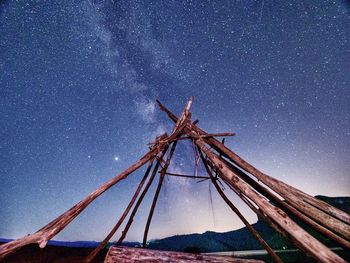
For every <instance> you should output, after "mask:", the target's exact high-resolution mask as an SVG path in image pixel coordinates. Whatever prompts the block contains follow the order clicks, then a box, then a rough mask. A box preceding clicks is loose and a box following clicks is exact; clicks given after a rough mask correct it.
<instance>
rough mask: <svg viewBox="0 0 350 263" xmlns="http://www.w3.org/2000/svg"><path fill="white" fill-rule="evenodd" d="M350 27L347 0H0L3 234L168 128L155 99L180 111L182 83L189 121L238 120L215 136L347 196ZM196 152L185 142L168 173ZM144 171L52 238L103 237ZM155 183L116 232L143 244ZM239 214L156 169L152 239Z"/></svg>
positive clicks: (111, 171) (293, 178)
mask: <svg viewBox="0 0 350 263" xmlns="http://www.w3.org/2000/svg"><path fill="white" fill-rule="evenodd" d="M349 28H350V5H349V2H346V1H320V0H308V1H301V0H300V1H268V0H258V1H250V0H249V1H113V0H112V1H88V0H82V1H68V0H63V1H42V0H36V1H34V0H29V1H25V0H18V1H14V0H5V1H1V2H0V178H1V184H0V192H1V195H0V218H1V219H0V237H6V238H17V237H21V236H23V235H26V234H28V233H33V232H35V231H36V230H38V229H39V228H40V227H42V226H43V225H45V224H46V223H48V222H49V221H51V220H52V219H54V218H55V217H57V216H58V215H60V214H61V213H62V212H64V211H66V210H67V209H69V208H70V207H71V206H72V205H74V204H75V203H76V202H78V201H80V200H81V199H82V198H84V197H85V196H86V195H87V194H89V193H90V192H92V191H93V190H94V189H96V188H97V187H98V186H99V185H101V184H102V183H103V182H105V181H107V180H109V179H110V178H112V177H113V176H114V175H115V174H117V173H119V172H121V171H123V170H124V169H126V168H127V167H128V166H129V165H131V164H132V163H134V162H135V161H137V160H138V159H139V158H140V157H141V156H142V155H143V154H144V153H145V152H146V151H147V149H148V148H147V143H148V142H150V141H153V139H154V137H155V136H157V135H159V134H161V133H164V132H165V131H171V128H172V122H171V121H169V120H168V119H167V117H166V116H165V114H164V113H162V112H160V111H159V110H158V109H157V106H156V104H155V100H156V99H157V98H158V99H160V100H161V101H162V102H163V103H164V104H165V105H166V106H167V107H169V108H170V109H171V110H173V111H174V112H175V113H176V114H179V113H180V112H181V110H182V108H183V106H184V104H185V103H186V101H187V99H188V97H189V96H191V95H193V96H194V97H195V101H194V105H193V108H192V112H193V116H194V117H193V118H195V119H199V126H200V127H202V128H203V129H205V130H207V131H208V132H235V133H236V134H237V135H236V136H235V137H232V138H228V139H227V140H226V144H227V146H229V147H230V148H231V149H233V150H234V151H235V152H236V153H238V154H239V155H240V156H242V157H243V158H244V159H246V160H247V161H248V162H250V163H251V164H253V165H254V166H255V167H257V168H259V169H260V170H262V171H264V172H266V173H268V174H269V175H271V176H274V177H276V178H278V179H281V180H283V181H285V182H287V183H289V184H291V185H293V186H295V187H297V188H299V189H301V190H303V191H305V192H307V193H309V194H311V195H317V194H322V195H328V196H349V195H350V176H349V172H350V124H349V120H350V104H349V101H350V89H349V87H350V30H349ZM193 163H194V158H193V151H192V147H191V144H189V143H188V142H185V141H183V142H181V143H179V144H178V147H177V150H176V153H175V156H174V158H173V162H172V164H171V166H170V169H169V171H170V172H179V173H180V172H181V173H188V174H193V173H194V165H193ZM143 171H144V169H143V170H142V169H141V170H140V171H139V172H136V173H134V174H132V175H131V176H130V177H129V178H128V179H126V180H124V181H122V182H121V183H120V184H118V185H117V186H115V187H113V188H112V189H110V190H109V191H108V192H106V193H105V194H104V195H103V196H101V197H100V198H98V199H97V200H96V201H95V202H94V203H93V204H92V205H91V206H89V207H88V208H87V209H86V210H85V211H84V212H83V213H82V214H81V216H79V217H78V218H77V219H76V220H74V221H73V222H72V223H71V224H70V225H69V227H67V228H66V229H65V230H64V231H63V232H62V233H60V234H59V235H58V236H56V237H55V239H58V240H101V239H103V238H104V236H106V234H107V233H108V231H109V230H110V229H111V228H112V227H113V225H114V224H115V222H116V221H117V219H118V218H119V216H120V215H121V213H122V211H123V209H124V208H125V207H126V206H127V204H128V202H129V200H130V198H131V196H132V194H133V191H134V190H135V189H136V186H137V183H138V182H139V181H140V179H141V177H142V176H143ZM199 172H200V174H201V175H204V171H203V167H200V171H199ZM154 190H155V188H154V187H152V188H151V189H150V191H149V193H148V194H147V196H146V198H145V201H144V202H143V205H142V206H141V208H140V210H139V213H138V214H137V216H136V218H135V221H134V224H133V226H132V228H131V230H130V232H129V234H128V236H127V240H130V241H132V240H141V238H142V233H143V228H144V225H145V220H146V217H147V214H148V211H149V207H150V203H151V200H152V198H153V193H154ZM226 192H227V193H228V191H226ZM228 195H229V196H230V197H231V198H232V200H233V201H234V203H235V204H236V205H237V206H238V208H240V209H241V210H242V212H243V214H244V215H245V216H246V217H247V218H248V219H249V221H250V222H255V221H256V216H255V215H253V214H252V212H250V211H249V209H247V208H246V207H245V206H244V204H242V202H241V201H240V200H239V199H238V198H237V197H235V196H233V195H232V194H231V193H228ZM242 225H243V224H242V223H241V222H240V221H239V219H237V218H236V217H235V216H234V215H233V213H232V211H231V210H229V208H227V207H226V205H225V204H224V202H222V201H221V200H220V197H219V196H218V195H217V194H216V192H215V188H214V187H212V186H210V184H209V182H208V181H206V182H201V183H197V182H196V181H193V180H188V179H182V178H166V180H165V183H164V186H163V188H162V191H161V194H160V198H159V202H158V204H157V208H156V211H155V214H154V218H153V221H152V225H151V229H150V233H149V238H151V239H152V238H160V237H165V236H169V235H174V234H183V233H193V232H199V233H201V232H204V231H207V230H212V231H229V230H233V229H237V228H240V227H242ZM119 235H120V231H119V232H117V235H116V236H115V237H117V236H119Z"/></svg>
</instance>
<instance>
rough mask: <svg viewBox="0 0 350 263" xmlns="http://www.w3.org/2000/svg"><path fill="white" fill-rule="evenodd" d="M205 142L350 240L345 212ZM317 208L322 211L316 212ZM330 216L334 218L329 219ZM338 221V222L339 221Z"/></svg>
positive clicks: (188, 129) (208, 140) (211, 140)
mask: <svg viewBox="0 0 350 263" xmlns="http://www.w3.org/2000/svg"><path fill="white" fill-rule="evenodd" d="M158 104H159V106H160V109H161V110H163V111H164V112H166V113H167V115H168V116H169V118H170V119H172V120H173V121H175V122H176V121H177V117H176V115H174V114H173V113H172V112H171V111H170V110H168V109H167V108H166V107H164V105H162V104H161V103H160V102H159V101H158ZM185 131H186V132H189V133H191V132H192V131H194V132H195V135H196V136H198V134H199V135H205V134H207V133H206V132H204V131H203V130H201V129H200V128H198V127H197V126H195V125H193V124H191V125H190V124H189V125H187V126H186V127H185ZM203 140H204V141H205V142H206V143H207V144H209V145H210V146H211V147H213V148H214V149H215V150H216V151H218V152H219V154H221V155H223V156H225V157H226V158H228V159H229V160H231V161H232V162H233V163H235V164H236V165H238V166H239V167H241V168H242V169H243V170H245V171H247V172H248V173H250V174H252V175H253V176H254V177H256V178H257V179H258V180H259V181H261V182H263V183H264V184H265V185H267V186H268V187H270V188H271V189H272V190H273V191H275V192H276V193H278V194H279V195H281V196H283V198H285V199H286V200H287V201H288V202H289V203H290V204H291V205H292V206H294V207H295V208H296V209H299V210H301V211H302V212H303V213H305V214H307V215H308V216H309V217H311V218H312V219H313V220H315V221H318V222H319V223H321V224H323V225H325V226H327V227H328V228H330V229H332V230H334V231H336V232H337V233H339V234H341V235H342V236H343V237H345V238H347V239H349V226H348V225H346V224H342V222H340V221H339V220H341V221H343V222H345V223H347V224H350V215H349V214H347V213H345V212H344V211H342V210H340V209H337V208H335V207H333V206H331V205H329V204H327V203H326V202H323V201H321V200H318V199H316V198H314V197H312V196H310V195H308V194H306V193H304V192H302V191H300V190H298V189H296V188H294V187H292V186H290V185H288V184H286V183H283V182H282V181H279V180H277V179H275V178H273V177H270V176H268V175H266V174H264V173H262V172H261V171H259V170H258V169H256V168H255V167H254V166H252V165H251V164H249V163H248V162H246V161H245V160H243V159H242V158H241V157H239V156H238V155H237V154H236V153H234V152H233V151H231V150H230V149H228V148H227V147H226V146H225V145H224V144H223V143H221V142H220V141H218V140H216V139H215V138H211V137H209V138H203ZM315 207H317V208H318V209H320V210H316V209H315ZM329 215H331V216H333V217H334V218H332V217H329ZM337 219H338V220H337Z"/></svg>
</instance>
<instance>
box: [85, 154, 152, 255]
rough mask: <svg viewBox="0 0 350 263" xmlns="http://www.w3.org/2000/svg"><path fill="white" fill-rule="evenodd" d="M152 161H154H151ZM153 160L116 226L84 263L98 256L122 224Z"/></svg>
mask: <svg viewBox="0 0 350 263" xmlns="http://www.w3.org/2000/svg"><path fill="white" fill-rule="evenodd" d="M153 160H154V159H153ZM153 160H150V163H149V165H148V167H147V170H146V172H145V175H144V176H143V178H142V180H141V182H140V183H139V185H138V187H137V189H136V191H135V193H134V195H133V197H132V198H131V201H130V202H129V204H128V206H127V207H126V209H125V210H124V213H123V214H122V216H121V217H120V218H119V220H118V222H117V223H116V225H115V226H114V227H113V229H112V230H111V231H110V232H109V234H108V235H107V236H106V238H105V239H104V240H103V241H102V242H101V243H100V244H99V246H98V247H96V248H95V249H94V250H93V251H92V252H91V253H90V254H89V255H88V257H87V258H86V262H91V261H92V260H93V259H94V258H95V257H96V255H97V254H98V252H100V251H101V250H102V249H103V248H104V247H105V246H106V245H107V243H108V241H109V240H110V239H111V237H112V236H113V235H114V234H115V232H117V230H118V229H119V227H120V225H121V224H122V223H123V221H124V219H125V218H126V216H127V215H128V213H129V211H130V209H131V208H132V206H133V205H134V203H135V200H136V198H137V196H138V195H139V193H140V191H141V189H142V187H143V185H144V183H145V181H146V179H147V177H148V175H149V173H150V171H151V169H152V166H153Z"/></svg>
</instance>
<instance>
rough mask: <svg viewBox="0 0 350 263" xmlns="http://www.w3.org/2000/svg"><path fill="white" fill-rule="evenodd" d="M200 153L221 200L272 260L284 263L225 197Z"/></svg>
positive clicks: (200, 152)
mask: <svg viewBox="0 0 350 263" xmlns="http://www.w3.org/2000/svg"><path fill="white" fill-rule="evenodd" d="M198 152H199V154H200V156H201V159H202V162H203V164H204V167H205V169H206V171H207V173H208V175H209V177H210V178H211V181H212V183H213V184H214V186H215V188H216V190H217V192H218V193H219V194H220V196H221V198H222V199H223V200H224V201H225V203H226V204H227V205H228V206H229V207H230V208H231V210H232V211H233V212H234V213H235V214H236V215H237V216H238V217H239V218H240V219H241V221H242V222H243V223H244V225H245V226H246V227H247V229H248V230H249V231H250V233H251V234H252V235H253V236H254V237H255V239H256V240H257V241H258V242H259V243H260V244H261V245H262V247H263V248H265V249H266V251H267V252H268V253H269V255H270V256H271V258H272V260H273V261H274V262H277V263H283V261H282V260H281V259H280V258H279V256H277V254H276V253H275V252H274V251H273V249H272V248H271V247H270V246H269V244H267V243H266V241H265V240H264V239H263V238H262V237H261V236H260V234H259V233H258V232H257V231H256V230H255V229H254V228H253V227H252V226H251V224H250V223H249V222H248V221H247V220H246V219H245V217H244V216H243V215H242V214H241V212H240V211H239V210H238V208H237V207H236V206H235V205H234V204H233V203H232V202H231V201H230V199H229V198H228V197H227V196H226V195H225V193H224V192H223V191H222V190H221V188H220V186H219V185H218V183H217V182H216V179H215V177H214V175H213V174H212V172H211V171H210V168H209V166H208V164H207V161H206V160H205V158H204V155H203V153H202V151H201V150H200V148H198Z"/></svg>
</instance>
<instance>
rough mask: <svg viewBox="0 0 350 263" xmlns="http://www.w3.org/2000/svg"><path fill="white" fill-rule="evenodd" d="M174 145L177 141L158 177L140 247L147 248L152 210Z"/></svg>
mask: <svg viewBox="0 0 350 263" xmlns="http://www.w3.org/2000/svg"><path fill="white" fill-rule="evenodd" d="M176 144H177V141H175V142H173V145H172V146H171V149H170V152H169V155H168V157H167V160H166V162H165V164H164V167H163V168H162V170H161V173H160V176H159V181H158V186H157V189H156V192H155V195H154V198H153V202H152V206H151V210H150V212H149V215H148V218H147V223H146V227H145V232H144V234H143V242H142V246H143V247H146V246H147V235H148V231H149V227H150V225H151V221H152V217H153V213H154V209H155V207H156V204H157V200H158V196H159V193H160V189H161V187H162V184H163V181H164V177H165V173H166V171H167V169H168V167H169V165H170V160H171V158H172V157H173V154H174V151H175V148H176Z"/></svg>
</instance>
